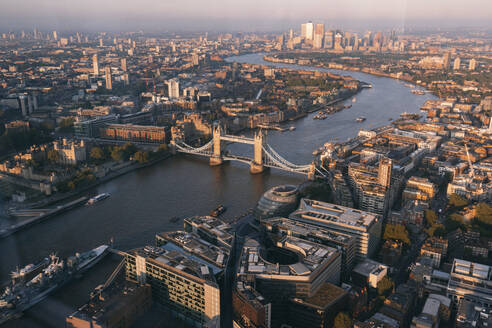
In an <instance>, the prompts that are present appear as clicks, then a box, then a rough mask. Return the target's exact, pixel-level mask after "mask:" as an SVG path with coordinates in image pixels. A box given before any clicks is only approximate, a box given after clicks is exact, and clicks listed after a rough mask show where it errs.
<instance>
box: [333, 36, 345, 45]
mask: <svg viewBox="0 0 492 328" xmlns="http://www.w3.org/2000/svg"><path fill="white" fill-rule="evenodd" d="M342 39H343V36H342V35H341V34H340V33H337V34H336V35H335V42H334V45H333V47H334V48H335V49H343V45H342Z"/></svg>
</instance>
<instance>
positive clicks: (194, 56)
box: [191, 54, 200, 66]
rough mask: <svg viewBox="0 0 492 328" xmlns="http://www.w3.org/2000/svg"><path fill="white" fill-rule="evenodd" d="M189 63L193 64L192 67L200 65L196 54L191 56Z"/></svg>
mask: <svg viewBox="0 0 492 328" xmlns="http://www.w3.org/2000/svg"><path fill="white" fill-rule="evenodd" d="M191 61H192V63H193V66H198V64H199V63H200V62H199V57H198V54H193V55H192V56H191Z"/></svg>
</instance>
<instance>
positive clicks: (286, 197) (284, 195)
mask: <svg viewBox="0 0 492 328" xmlns="http://www.w3.org/2000/svg"><path fill="white" fill-rule="evenodd" d="M299 195H300V194H299V189H298V188H297V186H294V185H280V186H276V187H273V188H271V189H270V190H268V191H267V192H265V193H264V194H263V196H261V198H260V200H259V201H258V203H257V204H256V208H255V215H256V217H257V219H266V218H270V217H274V216H287V215H289V214H290V213H291V212H293V211H294V210H295V209H296V208H297V204H298V201H299Z"/></svg>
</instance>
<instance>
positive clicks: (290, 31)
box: [289, 29, 294, 40]
mask: <svg viewBox="0 0 492 328" xmlns="http://www.w3.org/2000/svg"><path fill="white" fill-rule="evenodd" d="M293 38H294V30H293V29H290V30H289V40H292V39H293Z"/></svg>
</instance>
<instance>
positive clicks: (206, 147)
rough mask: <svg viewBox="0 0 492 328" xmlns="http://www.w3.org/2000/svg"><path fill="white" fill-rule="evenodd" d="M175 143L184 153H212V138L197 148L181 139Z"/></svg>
mask: <svg viewBox="0 0 492 328" xmlns="http://www.w3.org/2000/svg"><path fill="white" fill-rule="evenodd" d="M175 145H176V148H178V149H179V150H180V151H182V152H185V153H190V154H201V155H210V154H212V153H213V151H212V147H213V140H210V141H209V142H207V143H206V144H205V145H203V146H201V147H198V148H195V147H192V146H190V145H188V144H186V143H185V142H183V141H181V142H176V143H175Z"/></svg>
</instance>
